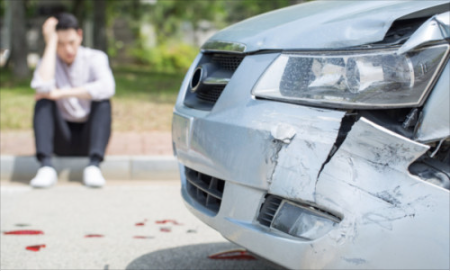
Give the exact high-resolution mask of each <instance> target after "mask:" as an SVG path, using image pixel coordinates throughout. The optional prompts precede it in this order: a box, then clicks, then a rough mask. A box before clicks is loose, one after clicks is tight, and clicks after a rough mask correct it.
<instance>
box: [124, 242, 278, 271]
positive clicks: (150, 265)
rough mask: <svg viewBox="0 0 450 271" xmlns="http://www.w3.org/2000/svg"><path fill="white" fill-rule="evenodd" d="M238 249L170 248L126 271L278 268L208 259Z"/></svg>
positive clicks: (209, 246) (227, 245)
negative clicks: (212, 255) (148, 270)
mask: <svg viewBox="0 0 450 271" xmlns="http://www.w3.org/2000/svg"><path fill="white" fill-rule="evenodd" d="M237 248H239V247H238V246H236V245H234V244H232V243H225V242H223V243H209V244H198V245H189V246H182V247H176V248H169V249H164V250H159V251H155V252H152V253H148V254H145V255H143V256H141V257H139V258H137V259H135V260H134V261H132V262H131V263H130V264H128V266H127V267H126V269H127V270H130V269H131V270H143V269H213V270H214V269H215V270H218V269H222V270H233V269H234V270H236V269H241V270H242V269H247V270H267V269H274V268H276V267H275V266H272V265H269V263H267V262H265V261H263V260H212V259H209V258H208V255H211V254H214V253H218V252H222V251H225V250H231V249H237Z"/></svg>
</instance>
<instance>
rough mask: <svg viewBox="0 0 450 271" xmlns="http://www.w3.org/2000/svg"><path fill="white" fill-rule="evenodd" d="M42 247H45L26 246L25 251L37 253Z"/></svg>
mask: <svg viewBox="0 0 450 271" xmlns="http://www.w3.org/2000/svg"><path fill="white" fill-rule="evenodd" d="M44 247H45V245H34V246H27V247H26V249H27V250H31V251H39V250H40V249H41V248H44Z"/></svg>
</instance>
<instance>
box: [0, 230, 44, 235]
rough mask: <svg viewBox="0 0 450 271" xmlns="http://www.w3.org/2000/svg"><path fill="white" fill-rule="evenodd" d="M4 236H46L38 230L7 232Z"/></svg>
mask: <svg viewBox="0 0 450 271" xmlns="http://www.w3.org/2000/svg"><path fill="white" fill-rule="evenodd" d="M3 234H12V235H37V234H44V232H43V231H37V230H18V231H5V232H3Z"/></svg>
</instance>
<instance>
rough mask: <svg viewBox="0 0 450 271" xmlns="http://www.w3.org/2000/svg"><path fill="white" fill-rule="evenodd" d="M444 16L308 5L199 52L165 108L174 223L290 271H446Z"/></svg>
mask: <svg viewBox="0 0 450 271" xmlns="http://www.w3.org/2000/svg"><path fill="white" fill-rule="evenodd" d="M449 9H450V4H449V1H315V2H310V3H306V4H300V5H297V6H293V7H289V8H286V9H282V10H278V11H274V12H270V13H267V14H263V15H260V16H258V17H255V18H251V19H249V20H246V21H244V22H241V23H239V24H236V25H233V26H231V27H229V28H227V29H225V30H222V31H221V32H219V33H217V34H216V35H215V36H213V37H212V38H211V39H210V40H209V41H208V42H206V44H205V45H204V46H203V47H202V51H201V53H200V54H199V55H198V57H197V58H196V59H195V61H194V62H193V64H192V66H191V68H190V70H189V71H188V73H187V74H186V77H185V80H184V82H183V84H182V86H181V89H180V94H179V96H178V100H177V102H176V105H175V108H174V116H173V130H172V136H173V145H174V152H175V154H176V156H177V158H178V161H179V166H180V176H181V182H182V195H183V198H184V200H185V203H186V206H187V207H188V208H189V209H190V211H191V212H192V213H193V214H194V215H196V216H197V217H198V218H199V219H201V220H202V221H203V222H205V223H206V224H208V225H210V226H211V227H213V228H214V229H216V230H217V231H219V232H220V233H221V234H222V235H223V236H224V237H225V238H227V239H228V240H230V241H232V242H234V243H236V244H238V245H240V246H242V247H245V248H247V249H248V250H250V251H251V252H253V253H254V254H256V255H259V256H261V257H264V258H266V259H268V260H270V261H272V262H274V263H277V264H279V265H281V266H283V267H287V268H292V269H355V268H356V269H385V268H387V269H405V268H406V269H422V268H426V269H449V268H450V263H449V261H450V260H449V254H450V236H449V228H450V212H449V206H450V196H449V188H450V181H449V178H450V119H449V118H450V109H449V107H450V96H449V77H450V64H449V42H450V22H449V21H450V11H449Z"/></svg>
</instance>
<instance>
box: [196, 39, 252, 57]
mask: <svg viewBox="0 0 450 271" xmlns="http://www.w3.org/2000/svg"><path fill="white" fill-rule="evenodd" d="M246 49H247V46H246V45H245V44H243V43H238V42H228V41H219V40H211V41H207V42H206V43H205V44H203V46H202V48H201V51H202V52H226V53H239V54H242V53H244V52H245V50H246Z"/></svg>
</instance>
